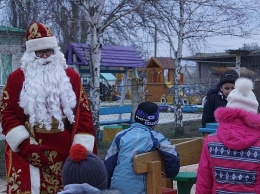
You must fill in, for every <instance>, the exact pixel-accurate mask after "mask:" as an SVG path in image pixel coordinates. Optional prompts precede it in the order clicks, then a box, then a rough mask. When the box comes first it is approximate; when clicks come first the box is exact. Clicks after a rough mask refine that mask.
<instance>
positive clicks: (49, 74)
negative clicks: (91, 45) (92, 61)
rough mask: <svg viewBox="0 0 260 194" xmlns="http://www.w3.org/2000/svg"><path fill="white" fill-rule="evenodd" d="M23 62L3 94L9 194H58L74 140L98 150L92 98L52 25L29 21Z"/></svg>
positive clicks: (11, 76)
mask: <svg viewBox="0 0 260 194" xmlns="http://www.w3.org/2000/svg"><path fill="white" fill-rule="evenodd" d="M21 62H22V66H21V68H18V69H17V70H15V71H14V72H13V73H11V74H10V76H9V78H8V80H7V84H6V87H5V89H4V91H3V96H2V99H1V123H2V129H3V134H4V135H5V136H6V147H5V149H6V150H5V159H6V175H7V193H32V194H39V193H41V194H42V193H49V194H50V193H57V192H59V191H61V190H62V189H63V186H62V182H61V169H62V166H63V163H64V161H65V160H66V158H67V157H68V156H69V149H70V147H71V145H72V144H78V143H79V144H82V145H83V146H85V147H86V148H87V150H92V151H93V153H96V146H95V131H94V127H93V122H92V115H91V110H90V106H89V102H88V98H87V96H86V94H85V92H84V90H83V87H82V85H81V80H80V77H79V75H78V73H77V72H75V71H74V70H73V69H71V68H68V67H67V65H66V61H65V58H64V55H63V54H62V53H61V52H60V50H59V47H58V43H57V40H56V38H55V36H53V34H52V32H51V30H50V29H49V28H48V27H47V26H46V25H44V24H41V23H33V24H31V25H30V26H29V28H28V30H27V32H26V51H25V53H24V55H23V57H22V59H21Z"/></svg>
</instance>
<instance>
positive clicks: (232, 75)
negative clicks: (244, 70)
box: [219, 69, 239, 86]
mask: <svg viewBox="0 0 260 194" xmlns="http://www.w3.org/2000/svg"><path fill="white" fill-rule="evenodd" d="M238 77H239V76H238V74H237V72H236V71H235V70H233V69H229V70H227V71H225V72H223V73H222V74H221V75H220V81H219V85H220V86H222V85H223V84H225V83H232V84H235V81H236V80H237V78H238Z"/></svg>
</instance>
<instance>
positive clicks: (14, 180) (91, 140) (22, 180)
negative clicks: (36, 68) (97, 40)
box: [1, 68, 96, 193]
mask: <svg viewBox="0 0 260 194" xmlns="http://www.w3.org/2000/svg"><path fill="white" fill-rule="evenodd" d="M65 71H66V74H67V76H68V77H69V79H70V82H71V84H72V88H73V91H74V92H75V94H76V99H77V104H76V107H75V109H74V114H75V122H74V123H73V124H72V125H70V127H68V128H66V129H65V130H64V131H63V132H57V133H39V132H36V133H35V139H36V141H37V142H38V143H40V144H41V145H46V146H49V147H50V148H51V150H49V151H48V153H49V161H50V166H48V167H47V168H46V167H45V168H37V167H34V166H32V165H30V164H29V163H28V161H27V160H26V159H25V158H23V157H22V156H21V155H20V152H19V148H18V147H19V145H20V143H21V142H23V140H25V139H27V138H28V137H29V133H28V131H27V129H26V128H25V122H26V115H25V114H24V111H23V109H22V108H21V107H20V106H19V100H20V99H19V97H20V92H21V90H22V85H23V82H24V74H23V71H22V70H21V69H20V68H19V69H17V70H16V71H14V72H13V73H11V74H10V76H9V78H8V80H7V85H6V87H5V89H4V91H3V96H2V99H1V124H2V129H3V134H4V135H5V136H6V147H5V159H6V175H7V193H40V192H42V191H45V192H46V193H57V192H58V191H61V189H62V188H63V186H62V183H61V169H62V166H63V162H64V161H65V160H66V158H67V157H68V155H69V149H70V147H71V145H72V143H73V144H76V143H80V144H82V145H84V146H85V147H86V148H87V149H88V150H91V151H92V150H93V152H94V153H96V146H95V131H94V127H93V121H92V114H91V110H90V106H89V102H88V98H87V96H86V94H85V92H84V90H83V87H82V85H81V81H80V77H79V75H78V73H77V72H75V71H74V70H73V69H71V68H66V69H65Z"/></svg>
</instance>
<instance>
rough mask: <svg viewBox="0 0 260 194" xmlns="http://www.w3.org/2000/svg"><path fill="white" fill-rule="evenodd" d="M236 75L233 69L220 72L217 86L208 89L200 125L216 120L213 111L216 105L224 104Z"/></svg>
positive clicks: (203, 125)
mask: <svg viewBox="0 0 260 194" xmlns="http://www.w3.org/2000/svg"><path fill="white" fill-rule="evenodd" d="M238 77H239V76H238V74H237V72H236V71H235V70H233V69H229V70H227V71H225V72H223V73H222V74H221V76H220V80H219V83H218V85H217V87H216V88H215V89H209V91H208V92H207V97H206V100H205V101H206V102H205V104H204V108H203V114H202V120H201V124H202V127H205V126H206V123H214V122H216V119H215V117H214V112H215V110H216V109H217V108H218V107H225V106H226V104H227V97H228V95H229V93H230V92H231V91H232V90H233V89H234V84H235V81H236V79H237V78H238Z"/></svg>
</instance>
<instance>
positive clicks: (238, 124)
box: [196, 78, 260, 194]
mask: <svg viewBox="0 0 260 194" xmlns="http://www.w3.org/2000/svg"><path fill="white" fill-rule="evenodd" d="M252 89H253V82H252V81H251V80H249V79H247V78H238V79H237V81H236V82H235V89H234V90H232V92H231V93H230V94H229V96H228V98H227V101H228V103H227V106H226V107H221V108H218V109H217V110H216V111H215V117H216V120H217V122H218V123H219V127H218V129H217V132H216V133H214V134H210V135H208V136H207V137H206V138H205V141H204V146H203V149H202V153H201V158H200V163H199V167H198V172H197V183H196V194H213V193H214V194H238V193H239V194H243V193H244V194H259V193H260V114H257V112H258V102H257V100H256V97H255V95H254V93H253V92H252Z"/></svg>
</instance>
